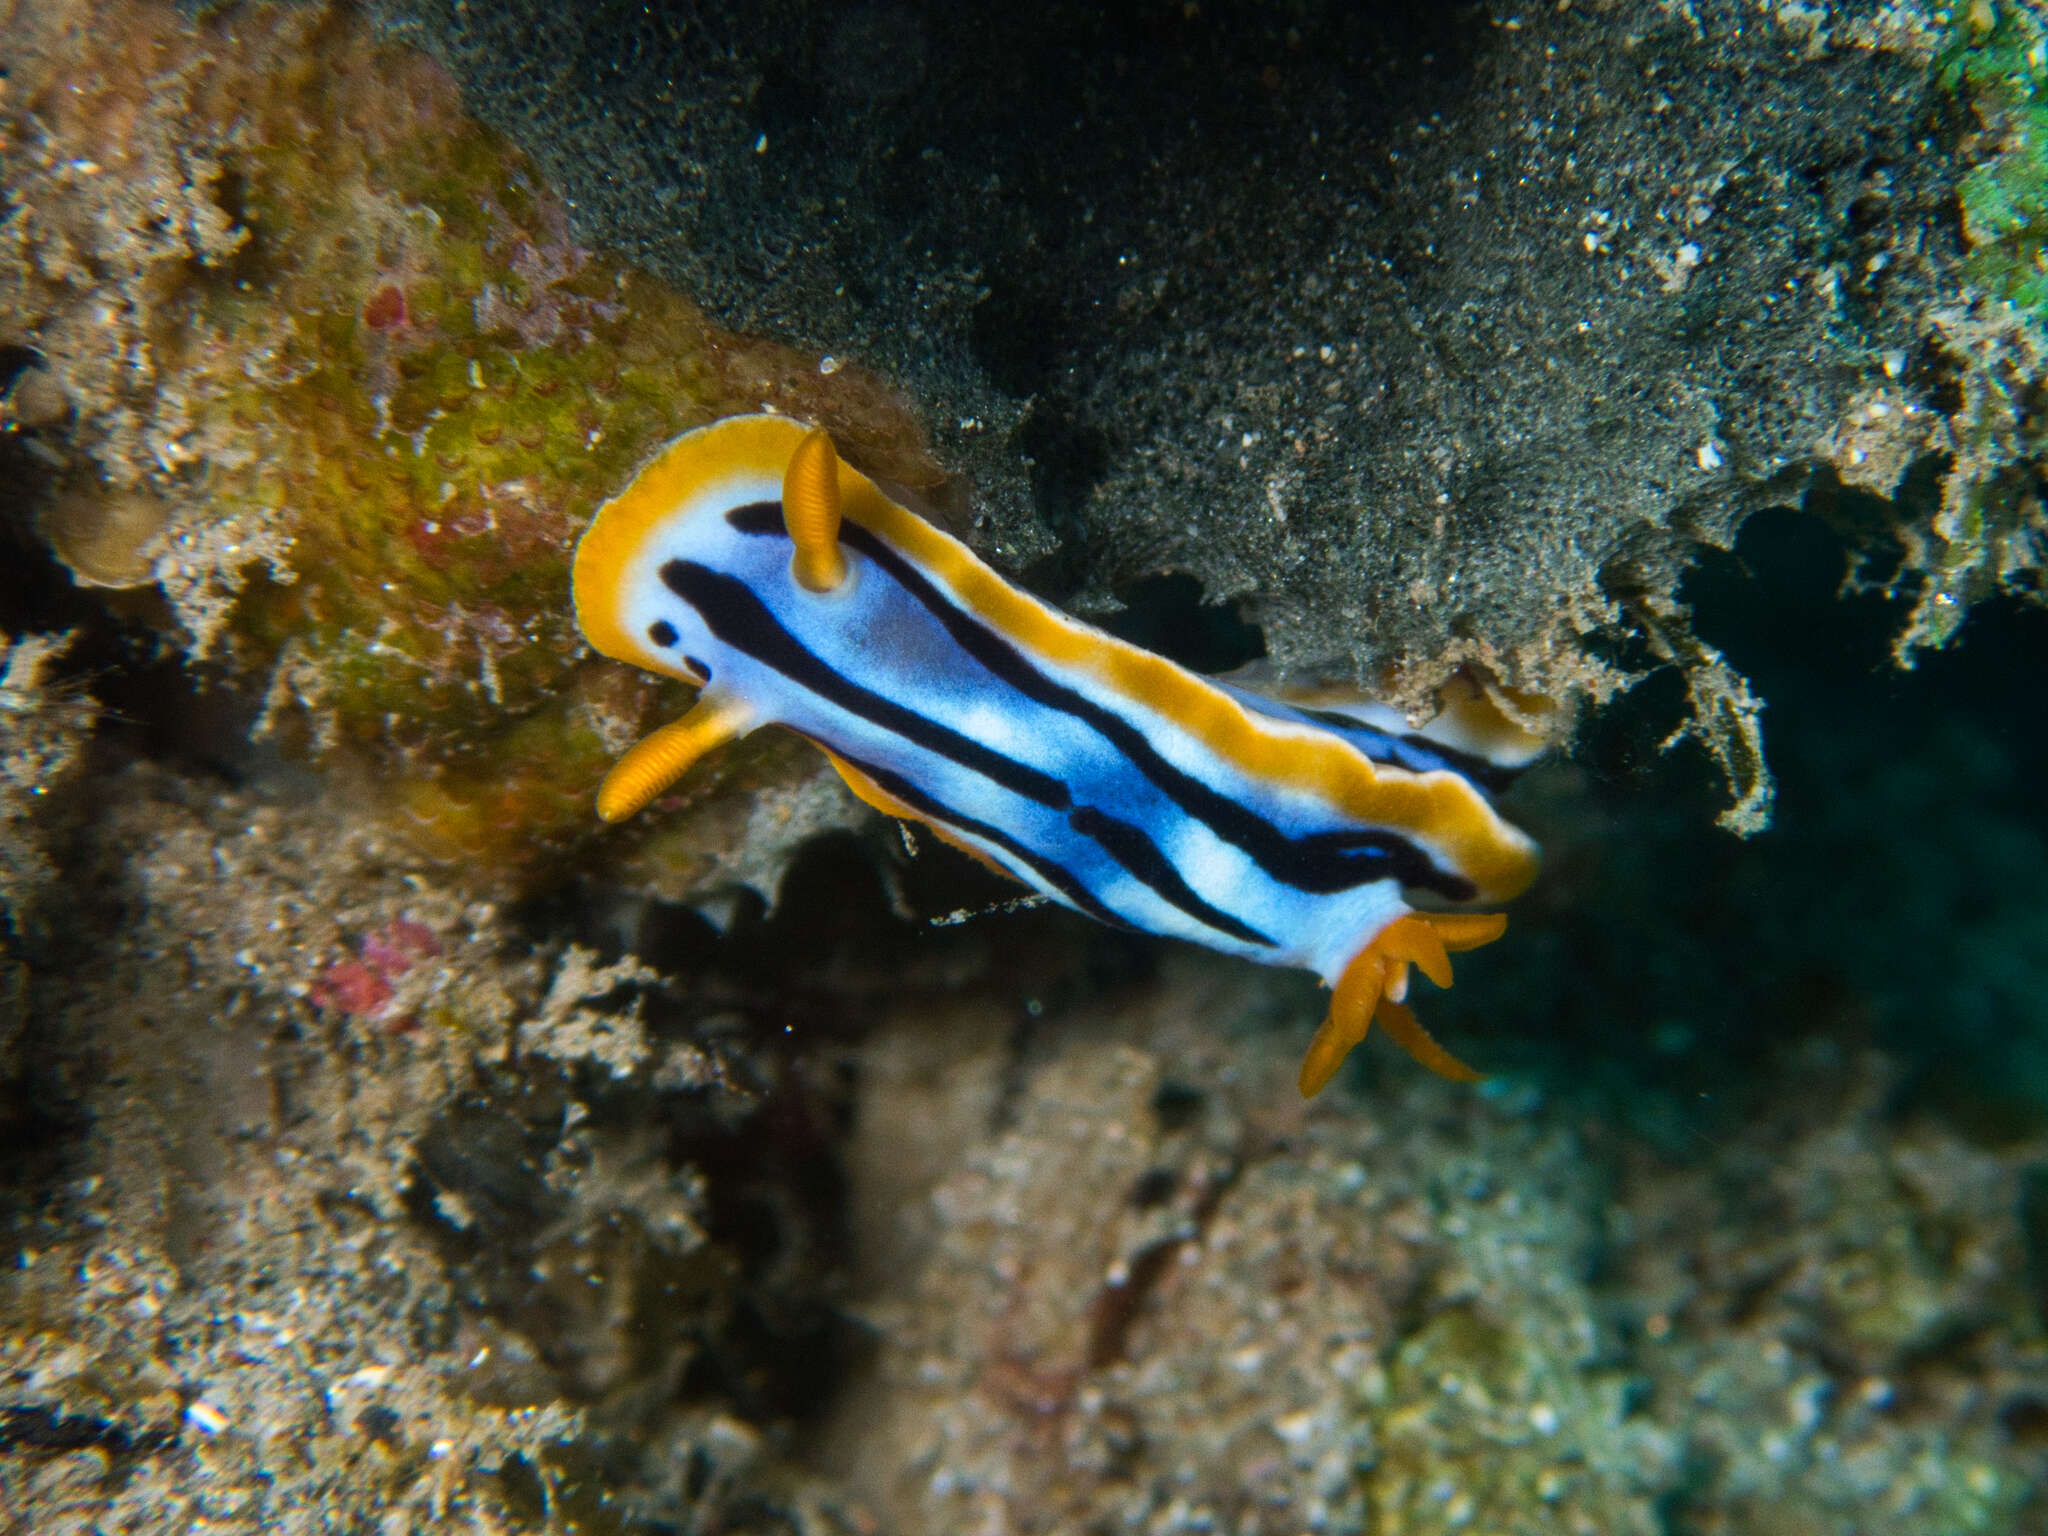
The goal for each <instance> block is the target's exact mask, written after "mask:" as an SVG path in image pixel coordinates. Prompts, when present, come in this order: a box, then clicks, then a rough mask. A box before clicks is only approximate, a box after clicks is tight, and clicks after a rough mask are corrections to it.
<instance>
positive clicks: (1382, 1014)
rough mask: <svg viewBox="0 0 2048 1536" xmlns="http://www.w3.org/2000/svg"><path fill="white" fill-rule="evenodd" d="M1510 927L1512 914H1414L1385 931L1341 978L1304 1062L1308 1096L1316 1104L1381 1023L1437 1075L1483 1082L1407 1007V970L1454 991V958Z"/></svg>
mask: <svg viewBox="0 0 2048 1536" xmlns="http://www.w3.org/2000/svg"><path fill="white" fill-rule="evenodd" d="M1507 926H1508V920H1507V918H1506V916H1505V915H1504V914H1502V913H1499V912H1410V913H1408V914H1406V915H1405V916H1402V917H1397V918H1395V919H1394V921H1392V922H1391V923H1389V924H1387V926H1386V927H1385V928H1383V929H1381V930H1380V932H1379V935H1378V937H1376V938H1375V939H1374V940H1373V941H1372V942H1371V943H1370V944H1368V945H1366V946H1365V948H1364V949H1362V950H1360V951H1359V952H1358V953H1357V954H1356V955H1355V956H1353V957H1352V960H1351V963H1350V964H1349V965H1347V966H1345V967H1344V973H1343V975H1341V976H1339V977H1338V978H1337V987H1336V991H1335V994H1334V995H1333V996H1332V997H1331V999H1330V1012H1329V1014H1328V1016H1326V1017H1325V1018H1324V1020H1323V1023H1322V1027H1321V1028H1320V1029H1318V1030H1317V1031H1316V1037H1315V1039H1314V1040H1313V1041H1312V1042H1310V1044H1309V1048H1308V1055H1307V1056H1305V1057H1304V1058H1303V1059H1302V1063H1301V1079H1300V1083H1301V1093H1302V1097H1303V1098H1311V1099H1312V1098H1314V1097H1315V1096H1316V1095H1317V1094H1319V1093H1321V1092H1322V1091H1323V1088H1324V1087H1325V1086H1326V1085H1327V1084H1328V1083H1329V1081H1330V1079H1331V1078H1332V1077H1334V1076H1336V1074H1337V1068H1338V1067H1340V1066H1342V1065H1343V1064H1344V1058H1345V1057H1346V1056H1348V1055H1350V1054H1351V1052H1352V1049H1353V1048H1354V1047H1356V1046H1357V1045H1358V1043H1359V1042H1360V1041H1362V1040H1364V1039H1365V1036H1366V1032H1367V1031H1368V1030H1370V1029H1371V1028H1372V1021H1373V1020H1374V1019H1375V1018H1377V1019H1378V1020H1379V1021H1380V1024H1381V1026H1382V1027H1383V1028H1385V1030H1386V1031H1387V1033H1388V1034H1389V1035H1391V1036H1392V1037H1393V1039H1394V1043H1395V1044H1397V1045H1399V1046H1400V1047H1401V1048H1402V1049H1403V1050H1404V1051H1406V1052H1407V1053H1408V1054H1409V1055H1410V1056H1412V1057H1414V1058H1415V1059H1416V1060H1417V1061H1419V1062H1421V1063H1422V1065H1424V1066H1425V1067H1427V1068H1429V1070H1430V1071H1432V1072H1434V1073H1436V1074H1437V1075H1438V1076H1440V1077H1448V1078H1450V1079H1451V1080H1452V1081H1454V1082H1460V1083H1476V1082H1478V1081H1479V1080H1480V1078H1481V1077H1482V1076H1484V1074H1483V1073H1479V1072H1475V1071H1473V1070H1472V1069H1471V1068H1470V1067H1468V1066H1466V1065H1465V1063H1463V1062H1462V1061H1460V1060H1458V1058H1457V1057H1455V1056H1453V1055H1452V1054H1451V1053H1450V1052H1449V1051H1447V1050H1445V1049H1444V1048H1443V1047H1442V1046H1441V1045H1439V1044H1437V1042H1436V1039H1435V1037H1434V1036H1432V1035H1431V1034H1430V1032H1429V1031H1428V1030H1426V1029H1424V1028H1423V1027H1422V1021H1421V1020H1419V1019H1418V1018H1416V1017H1415V1013H1414V1010H1413V1009H1411V1008H1409V1007H1408V1006H1407V1001H1406V999H1407V996H1408V967H1409V966H1411V965H1412V966H1414V967H1415V968H1416V969H1417V970H1419V971H1421V972H1422V974H1423V975H1425V976H1427V977H1428V978H1429V979H1430V980H1431V981H1433V982H1435V983H1436V984H1437V985H1438V986H1440V987H1448V986H1449V985H1450V984H1451V954H1452V953H1454V952H1456V951H1459V950H1466V949H1477V948H1478V947H1479V946H1480V945H1482V944H1491V943H1492V942H1493V941H1494V940H1495V939H1497V938H1499V937H1500V936H1501V935H1502V934H1503V933H1505V932H1506V931H1507Z"/></svg>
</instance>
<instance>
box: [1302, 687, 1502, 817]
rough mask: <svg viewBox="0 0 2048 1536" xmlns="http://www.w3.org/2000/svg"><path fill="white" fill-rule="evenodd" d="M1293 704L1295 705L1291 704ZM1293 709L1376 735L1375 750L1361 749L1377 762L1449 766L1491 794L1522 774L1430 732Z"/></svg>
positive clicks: (1352, 732)
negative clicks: (1398, 730) (1433, 737)
mask: <svg viewBox="0 0 2048 1536" xmlns="http://www.w3.org/2000/svg"><path fill="white" fill-rule="evenodd" d="M1290 707H1293V706H1290ZM1294 712H1295V713H1296V714H1298V715H1302V716H1304V717H1306V718H1307V719H1310V720H1313V721H1315V722H1316V723H1317V724H1319V725H1327V726H1330V727H1331V728H1333V729H1335V730H1339V731H1342V732H1343V733H1344V734H1345V735H1347V736H1350V737H1352V738H1354V739H1356V738H1357V737H1360V736H1375V737H1378V738H1379V740H1380V741H1381V742H1382V743H1384V745H1383V746H1382V747H1381V748H1380V750H1379V751H1377V752H1375V751H1374V750H1373V749H1372V748H1371V747H1369V746H1367V745H1366V744H1365V743H1364V742H1363V741H1360V742H1359V744H1358V745H1359V750H1360V751H1362V752H1363V753H1365V755H1366V756H1367V757H1369V758H1371V759H1373V761H1375V762H1382V763H1391V764H1393V765H1394V766H1395V767H1396V768H1406V769H1409V770H1410V771H1412V772H1422V771H1426V770H1427V769H1429V768H1448V769H1450V770H1451V772H1453V773H1455V774H1457V775H1459V776H1460V777H1461V778H1467V779H1470V780H1471V781H1472V782H1473V783H1474V784H1477V785H1478V786H1479V787H1480V788H1481V789H1483V790H1485V791H1486V792H1487V793H1488V794H1489V795H1499V794H1505V793H1506V792H1507V788H1508V786H1509V785H1510V784H1512V783H1514V782H1515V780H1516V779H1518V778H1519V777H1521V773H1522V770H1521V769H1520V768H1519V767H1513V766H1510V765H1508V764H1505V763H1496V762H1494V761H1492V760H1491V759H1489V758H1484V757H1481V756H1480V755H1479V754H1478V753H1477V752H1466V751H1463V750H1461V749H1460V748H1457V747H1447V746H1445V745H1444V744H1443V743H1442V742H1440V741H1431V740H1430V739H1429V738H1428V737H1427V736H1423V735H1419V734H1417V733H1415V732H1412V731H1411V732H1406V733H1404V734H1402V735H1399V736H1396V735H1395V734H1394V733H1393V732H1391V731H1383V730H1381V729H1380V728H1379V727H1378V726H1376V725H1368V724H1367V723H1366V722H1365V721H1363V720H1357V719H1354V718H1352V717H1351V716H1350V715H1347V714H1345V713H1343V712H1342V711H1341V710H1335V709H1300V708H1296V709H1295V710H1294Z"/></svg>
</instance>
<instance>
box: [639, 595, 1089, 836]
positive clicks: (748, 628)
mask: <svg viewBox="0 0 2048 1536" xmlns="http://www.w3.org/2000/svg"><path fill="white" fill-rule="evenodd" d="M661 579H662V583H663V584H664V585H665V586H666V587H667V588H668V589H669V590H670V591H671V592H673V593H675V595H676V596H677V597H680V598H681V599H682V600H683V601H684V602H686V603H688V604H689V605H690V606H691V607H692V608H694V609H696V610H697V612H698V614H699V615H701V616H702V618H703V620H704V624H705V627H706V628H708V629H709V630H710V631H711V633H712V634H714V635H716V636H717V637H718V638H719V639H721V640H723V641H724V642H725V643H726V644H727V645H729V646H731V647H733V649H735V650H738V651H743V652H745V653H746V654H747V655H749V656H751V657H753V658H754V659H755V660H756V661H758V662H760V663H761V664H762V665H763V666H767V667H773V668H774V669H775V670H776V671H777V672H780V673H781V674H782V675H783V676H784V677H786V678H788V679H789V680H790V681H791V682H793V683H795V684H797V685H798V686H799V687H802V688H808V689H809V690H810V691H811V692H812V693H815V694H817V695H818V697H819V698H821V699H825V700H827V701H828V702H830V703H833V704H837V705H838V706H839V707H840V708H841V709H843V710H845V711H847V713H849V714H854V715H859V716H860V717H861V718H862V719H863V720H866V721H867V722H868V723H869V724H871V725H876V726H880V727H881V728H882V729H883V730H885V731H893V732H894V733H895V734H896V735H898V736H901V737H903V738H904V739H905V740H906V741H910V742H914V743H915V744H916V745H918V746H920V747H923V748H924V749H925V750H926V751H927V752H936V753H937V754H939V755H940V756H941V757H947V758H951V759H952V760H953V761H954V762H956V763H958V764H959V765H960V766H961V767H963V768H968V769H971V770H973V771H974V772H975V773H978V774H980V775H981V776H982V777H984V778H986V779H990V780H992V781H993V782H995V783H997V784H1000V785H1002V786H1003V788H1005V789H1007V790H1009V791H1010V792H1011V793H1013V794H1018V795H1022V796H1024V797H1025V798H1026V799H1027V800H1035V801H1037V802H1038V803H1039V804H1040V805H1043V806H1049V807H1051V808H1052V809H1053V810H1056V811H1064V810H1066V809H1067V808H1068V807H1069V806H1071V805H1072V804H1073V803H1074V802H1073V797H1072V796H1070V795H1069V794H1068V793H1067V786H1066V785H1064V784H1062V783H1061V782H1060V781H1059V780H1058V779H1056V778H1054V777H1053V776H1052V775H1051V774H1049V773H1044V772H1041V771H1040V770H1038V769H1036V768H1033V767H1031V766H1030V765H1029V764H1026V763H1020V762H1018V761H1016V760H1015V759H1014V758H1008V757H1005V756H1003V754H1002V753H1000V752H996V751H992V750H991V749H989V748H988V747H985V746H983V745H982V744H981V743H980V742H978V741H975V740H973V739H972V738H971V737H967V736H962V735H961V734H960V733H959V732H958V731H955V730H952V729H949V728H948V727H946V726H943V725H940V724H939V723H938V722H937V721H934V720H927V719H926V718H925V717H924V716H923V715H920V714H918V713H917V712H916V711H915V710H910V709H905V708H904V707H903V706H902V705H901V704H898V703H896V702H895V701H894V700H893V699H885V698H883V697H882V696H881V695H880V694H879V693H876V692H874V691H873V690H872V689H868V688H863V687H861V685H860V684H859V683H856V682H854V681H852V680H851V679H849V678H847V677H844V676H842V675H841V674H840V673H838V672H836V671H834V670H833V669H832V668H831V667H830V666H828V665H826V664H825V663H824V662H823V661H821V660H820V659H819V658H818V657H816V656H814V655H812V654H811V653H810V652H809V651H807V650H805V649H804V645H803V642H802V641H800V640H798V639H797V637H796V636H795V635H792V634H791V633H790V632H789V631H788V630H786V629H784V628H783V627H782V624H781V621H779V620H778V619H777V618H776V617H775V615H774V614H772V613H770V612H769V611H768V607H767V605H766V604H765V603H763V602H762V601H761V599H760V598H758V597H756V596H755V595H754V594H753V591H752V590H751V589H750V588H749V587H748V586H747V584H746V583H745V582H743V581H740V580H739V579H737V578H736V577H732V576H728V575H726V574H725V573H724V572H722V571H714V570H712V569H711V568H710V567H709V566H705V565H699V564H698V563H697V562H696V561H694V560H670V561H668V562H667V563H666V564H664V565H663V566H662V568H661Z"/></svg>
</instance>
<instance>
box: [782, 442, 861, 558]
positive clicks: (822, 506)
mask: <svg viewBox="0 0 2048 1536" xmlns="http://www.w3.org/2000/svg"><path fill="white" fill-rule="evenodd" d="M840 516H841V513H840V506H839V451H838V450H837V449H836V448H834V447H833V446H832V434H831V433H829V432H827V431H826V430H825V429H824V428H823V427H813V428H811V430H810V431H809V432H807V433H805V434H804V438H803V441H802V442H800V443H798V444H797V445H796V452H794V453H792V454H791V455H790V456H789V468H788V469H787V470H785V471H783V476H782V518H783V522H784V523H785V525H786V526H787V527H788V529H789V538H790V542H791V543H792V544H794V545H795V546H796V553H795V554H793V555H791V556H790V560H789V569H790V572H791V574H793V575H794V576H795V577H796V579H797V583H798V585H800V586H801V587H803V588H804V590H805V591H807V592H830V591H832V590H833V589H834V588H836V587H837V586H838V585H839V584H840V583H841V582H842V581H844V580H846V556H845V555H843V554H841V553H840V550H839V520H840Z"/></svg>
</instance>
